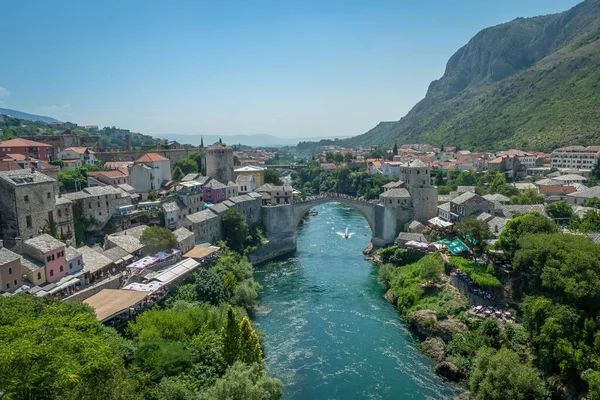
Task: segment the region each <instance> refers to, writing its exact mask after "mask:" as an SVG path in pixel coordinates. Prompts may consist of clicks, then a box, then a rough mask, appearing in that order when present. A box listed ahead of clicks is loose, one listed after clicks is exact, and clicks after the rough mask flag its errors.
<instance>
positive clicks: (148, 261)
mask: <svg viewBox="0 0 600 400" xmlns="http://www.w3.org/2000/svg"><path fill="white" fill-rule="evenodd" d="M156 261H157V260H156V258H154V257H150V256H148V257H144V258H142V259H141V260H137V261H136V262H134V263H133V264H129V265H128V266H127V267H126V268H132V269H144V268H146V267H148V266H150V265H152V264H154V263H155V262H156Z"/></svg>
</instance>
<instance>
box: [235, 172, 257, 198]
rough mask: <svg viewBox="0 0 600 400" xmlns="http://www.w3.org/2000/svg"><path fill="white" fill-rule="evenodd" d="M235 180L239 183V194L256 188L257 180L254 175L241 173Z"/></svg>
mask: <svg viewBox="0 0 600 400" xmlns="http://www.w3.org/2000/svg"><path fill="white" fill-rule="evenodd" d="M235 182H236V183H237V185H238V193H239V194H245V193H250V192H254V189H255V188H256V182H255V179H254V176H252V175H239V176H238V177H237V178H236V180H235Z"/></svg>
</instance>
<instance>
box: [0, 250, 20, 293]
mask: <svg viewBox="0 0 600 400" xmlns="http://www.w3.org/2000/svg"><path fill="white" fill-rule="evenodd" d="M22 284H23V272H22V270H21V256H19V255H18V254H16V253H13V252H12V251H10V250H8V249H6V248H4V246H3V245H2V242H1V241H0V293H2V292H10V291H13V290H15V289H17V288H19V287H21V285H22Z"/></svg>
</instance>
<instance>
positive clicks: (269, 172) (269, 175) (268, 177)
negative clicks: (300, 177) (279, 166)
mask: <svg viewBox="0 0 600 400" xmlns="http://www.w3.org/2000/svg"><path fill="white" fill-rule="evenodd" d="M265 183H270V184H272V185H277V186H280V185H283V181H282V180H281V179H280V178H279V175H277V171H276V170H274V169H266V170H265Z"/></svg>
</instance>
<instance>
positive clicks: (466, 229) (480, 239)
mask: <svg viewBox="0 0 600 400" xmlns="http://www.w3.org/2000/svg"><path fill="white" fill-rule="evenodd" d="M454 229H455V230H456V232H457V233H458V234H459V235H460V236H461V237H462V238H463V239H465V240H466V241H467V242H468V243H470V244H471V245H478V246H483V244H484V241H485V240H488V239H489V238H490V237H492V234H491V232H490V227H489V225H488V224H487V222H485V221H482V220H479V219H477V217H475V216H472V217H468V218H465V219H464V220H462V221H461V222H459V223H458V224H456V226H455V227H454Z"/></svg>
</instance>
